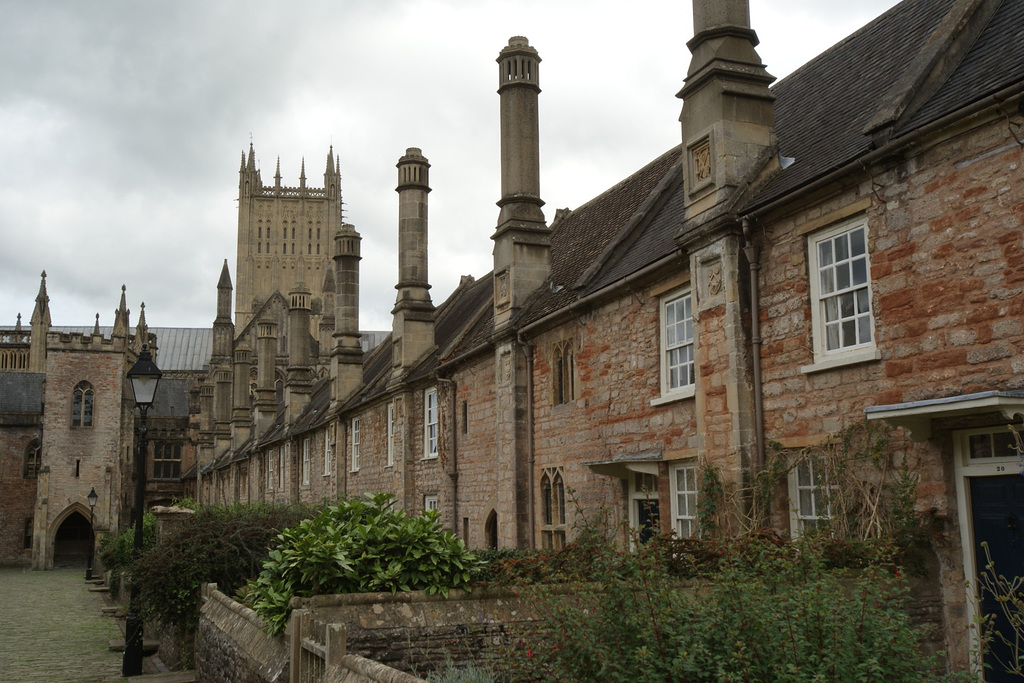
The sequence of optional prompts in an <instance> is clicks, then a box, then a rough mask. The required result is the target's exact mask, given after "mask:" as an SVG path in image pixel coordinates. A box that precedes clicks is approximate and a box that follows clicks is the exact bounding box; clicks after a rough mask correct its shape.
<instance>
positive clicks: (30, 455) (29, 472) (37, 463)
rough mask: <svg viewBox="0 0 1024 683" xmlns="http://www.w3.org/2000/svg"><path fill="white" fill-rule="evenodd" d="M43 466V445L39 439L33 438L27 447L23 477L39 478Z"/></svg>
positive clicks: (22, 471)
mask: <svg viewBox="0 0 1024 683" xmlns="http://www.w3.org/2000/svg"><path fill="white" fill-rule="evenodd" d="M41 467H42V447H41V444H40V441H39V439H32V441H30V442H29V444H28V446H26V447H25V462H24V466H23V467H22V470H21V477H22V479H38V478H39V470H40V468H41Z"/></svg>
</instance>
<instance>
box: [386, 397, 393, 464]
mask: <svg viewBox="0 0 1024 683" xmlns="http://www.w3.org/2000/svg"><path fill="white" fill-rule="evenodd" d="M387 440H388V443H387V466H388V467H392V466H394V464H395V404H394V403H393V402H392V403H388V424H387Z"/></svg>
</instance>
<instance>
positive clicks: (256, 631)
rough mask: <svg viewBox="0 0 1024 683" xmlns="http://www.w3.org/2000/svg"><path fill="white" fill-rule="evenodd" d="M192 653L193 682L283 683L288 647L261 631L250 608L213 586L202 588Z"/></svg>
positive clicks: (282, 640)
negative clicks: (194, 665)
mask: <svg viewBox="0 0 1024 683" xmlns="http://www.w3.org/2000/svg"><path fill="white" fill-rule="evenodd" d="M200 615H201V616H200V619H199V645H198V648H197V651H196V679H197V680H200V681H204V683H287V682H288V676H289V666H288V665H289V647H288V643H287V641H286V640H285V639H284V638H272V637H270V636H268V635H267V634H266V633H264V632H263V622H262V620H261V619H260V618H259V617H258V616H256V613H255V612H253V611H252V610H251V609H249V608H247V607H245V606H244V605H241V604H239V603H237V602H235V601H234V600H232V599H231V598H229V597H227V596H226V595H224V594H223V593H221V592H220V591H218V590H217V589H216V584H207V585H206V586H205V587H204V588H203V607H202V610H201V612H200Z"/></svg>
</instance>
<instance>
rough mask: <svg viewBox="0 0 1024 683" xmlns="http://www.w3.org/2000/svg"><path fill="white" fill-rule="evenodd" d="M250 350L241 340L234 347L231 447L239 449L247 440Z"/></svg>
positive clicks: (249, 414) (248, 430)
mask: <svg viewBox="0 0 1024 683" xmlns="http://www.w3.org/2000/svg"><path fill="white" fill-rule="evenodd" d="M251 367H252V349H250V348H249V345H248V344H246V343H245V341H244V340H243V341H242V342H240V343H239V344H238V345H237V346H236V347H235V358H234V388H233V391H232V397H231V404H232V405H231V447H232V448H234V449H236V450H237V449H238V448H241V446H242V444H243V443H245V440H246V439H248V438H249V435H250V429H249V426H250V424H251V413H250V405H249V369H250V368H251Z"/></svg>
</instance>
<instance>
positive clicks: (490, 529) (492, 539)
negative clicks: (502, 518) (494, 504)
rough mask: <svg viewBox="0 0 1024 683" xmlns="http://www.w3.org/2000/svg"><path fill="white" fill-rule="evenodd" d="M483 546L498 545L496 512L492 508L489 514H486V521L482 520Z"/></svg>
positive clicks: (492, 546) (495, 546) (493, 546)
mask: <svg viewBox="0 0 1024 683" xmlns="http://www.w3.org/2000/svg"><path fill="white" fill-rule="evenodd" d="M484 547H485V548H497V547H498V513H497V512H495V511H494V510H491V514H489V515H487V521H486V522H484Z"/></svg>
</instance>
